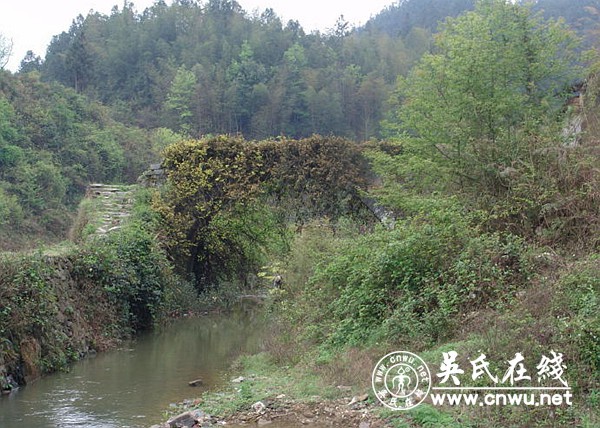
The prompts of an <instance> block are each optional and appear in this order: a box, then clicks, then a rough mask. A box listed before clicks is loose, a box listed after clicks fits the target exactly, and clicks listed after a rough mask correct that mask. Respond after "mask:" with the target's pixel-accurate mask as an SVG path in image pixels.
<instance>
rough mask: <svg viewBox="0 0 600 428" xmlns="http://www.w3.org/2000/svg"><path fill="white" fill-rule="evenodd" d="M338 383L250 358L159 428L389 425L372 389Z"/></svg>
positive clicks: (310, 370) (262, 356)
mask: <svg viewBox="0 0 600 428" xmlns="http://www.w3.org/2000/svg"><path fill="white" fill-rule="evenodd" d="M340 380H341V378H338V382H339V381H340ZM355 380H356V379H355ZM348 381H351V384H353V383H354V381H352V380H351V379H348ZM336 383H337V382H336V381H335V380H331V379H330V380H325V379H324V377H323V376H322V374H320V373H318V372H316V371H315V370H314V367H311V366H304V365H301V364H298V365H295V366H287V365H282V363H281V362H277V361H275V360H274V359H273V357H272V356H271V355H270V354H268V353H266V352H262V353H259V354H254V355H244V356H242V357H240V358H238V359H237V360H236V361H235V362H234V364H233V365H232V366H231V368H230V370H229V376H228V378H227V379H226V380H225V382H223V383H222V384H221V386H220V387H219V388H217V389H214V390H208V391H206V392H204V393H203V394H202V395H201V396H199V397H198V398H195V399H188V400H184V401H183V402H181V403H177V404H172V405H171V408H170V409H169V413H170V415H171V418H170V419H169V420H168V421H166V422H163V423H162V424H158V425H154V426H153V428H181V427H216V426H231V427H243V426H249V427H252V426H273V427H274V428H275V427H277V428H284V427H285V428H296V427H303V426H311V427H319V428H322V427H344V428H359V427H360V428H380V427H386V426H388V425H386V423H387V422H386V416H385V412H384V409H383V407H382V406H381V405H380V404H379V403H378V402H377V400H373V398H372V397H371V396H370V395H369V393H368V387H367V386H366V385H352V386H351V385H350V384H344V385H341V384H340V385H338V386H335V385H336Z"/></svg>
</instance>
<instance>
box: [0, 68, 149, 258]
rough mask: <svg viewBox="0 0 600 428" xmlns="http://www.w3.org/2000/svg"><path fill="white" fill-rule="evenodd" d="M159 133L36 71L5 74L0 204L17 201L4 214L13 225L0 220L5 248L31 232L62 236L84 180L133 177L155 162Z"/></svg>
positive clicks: (0, 94) (0, 89) (0, 85)
mask: <svg viewBox="0 0 600 428" xmlns="http://www.w3.org/2000/svg"><path fill="white" fill-rule="evenodd" d="M157 138H158V137H157V136H151V135H150V134H149V133H147V132H145V131H142V130H140V129H136V128H131V127H126V126H124V125H122V124H119V123H117V122H115V121H114V120H112V119H111V118H110V117H109V114H108V110H107V109H106V108H105V107H102V106H100V105H99V104H97V103H94V102H90V100H88V99H87V98H86V97H84V96H81V95H78V94H76V93H75V91H73V90H70V89H67V88H64V87H62V86H60V85H57V84H47V83H43V82H41V81H40V76H39V74H38V73H27V74H19V75H10V74H8V73H1V74H0V189H2V191H1V192H2V203H0V205H2V206H3V207H4V208H3V209H2V210H3V211H4V212H6V210H7V209H6V206H7V205H10V206H11V207H12V208H11V210H10V211H11V213H12V214H10V215H8V214H7V217H5V218H4V219H3V221H2V223H3V224H6V223H7V221H8V219H9V218H10V219H11V220H10V221H11V226H12V227H11V228H7V227H6V226H0V236H2V238H1V239H0V241H1V242H0V248H19V245H20V241H25V240H26V239H21V238H20V236H22V235H26V234H27V235H30V236H37V237H41V238H44V237H48V239H53V238H54V239H56V238H55V237H61V238H62V237H64V236H65V234H66V230H67V229H68V226H69V224H68V223H69V219H70V215H69V210H71V209H72V208H73V207H74V206H75V205H76V204H77V203H78V202H79V200H80V198H81V197H82V196H83V193H84V191H85V189H86V187H87V185H88V184H89V183H90V182H102V181H107V182H118V181H120V180H127V181H129V182H132V181H135V180H136V179H137V177H138V176H139V175H140V174H141V172H142V171H143V170H145V169H146V168H147V167H148V164H149V163H151V162H153V161H156V160H155V159H156V157H157V153H158V151H154V149H159V143H158V142H157V141H156V139H157ZM19 207H21V209H19ZM15 226H16V227H15Z"/></svg>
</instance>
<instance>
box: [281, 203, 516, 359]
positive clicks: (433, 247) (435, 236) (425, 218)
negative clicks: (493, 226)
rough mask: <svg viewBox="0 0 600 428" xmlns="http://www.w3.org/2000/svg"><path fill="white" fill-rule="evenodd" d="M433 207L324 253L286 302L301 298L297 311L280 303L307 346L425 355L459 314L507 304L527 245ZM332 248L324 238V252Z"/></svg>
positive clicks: (455, 211)
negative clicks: (400, 345)
mask: <svg viewBox="0 0 600 428" xmlns="http://www.w3.org/2000/svg"><path fill="white" fill-rule="evenodd" d="M428 205H429V208H430V209H429V210H428V211H427V213H425V211H422V213H421V214H417V215H415V216H413V217H411V218H409V219H406V220H404V221H400V222H398V223H397V224H396V226H395V228H394V229H393V230H391V231H390V230H384V229H382V230H378V231H376V232H374V233H369V234H366V235H364V236H360V237H352V238H349V239H339V238H338V239H337V240H336V244H335V245H331V244H329V245H327V244H321V245H322V246H325V247H326V248H327V247H329V249H328V250H326V251H329V252H330V254H327V253H326V254H325V255H324V257H323V260H324V261H323V262H322V263H321V264H318V265H317V266H316V268H315V272H314V274H313V275H312V276H311V277H310V279H309V280H308V281H307V282H306V283H305V284H304V285H301V284H287V286H286V287H287V288H288V290H287V292H288V293H290V292H292V289H293V288H294V287H295V288H299V289H300V290H301V292H298V291H296V292H295V294H296V298H295V299H296V300H297V302H296V303H295V304H291V303H289V302H285V303H282V305H287V306H290V305H291V306H292V307H291V309H289V311H288V313H289V314H290V315H289V316H288V317H289V318H290V319H292V320H295V321H292V323H294V322H295V323H297V324H302V325H304V326H306V327H305V329H304V331H303V335H304V337H305V338H307V339H310V340H312V341H316V342H320V343H323V342H327V343H329V344H332V345H335V346H346V345H351V346H353V345H359V346H360V345H368V344H374V343H376V342H377V341H379V340H387V341H389V342H392V343H394V342H407V341H409V342H413V341H414V342H418V345H416V346H418V347H419V348H422V347H424V346H426V345H427V344H431V343H432V342H436V341H439V340H442V339H445V338H448V337H451V336H452V335H453V333H454V326H455V325H456V320H457V319H459V314H461V313H466V312H468V311H473V310H476V309H478V308H481V307H486V306H488V305H493V304H495V302H499V301H501V300H502V299H506V298H509V297H510V296H511V295H512V294H513V291H514V290H515V289H516V288H517V287H516V286H517V285H519V284H521V283H523V279H524V278H525V276H526V264H525V262H524V258H523V257H522V249H523V247H524V245H523V243H522V241H521V240H519V239H518V238H516V237H514V236H511V235H500V234H481V233H479V231H478V230H477V228H476V227H474V219H473V216H472V215H469V214H468V213H467V212H465V211H463V210H460V209H459V208H458V206H457V205H453V204H447V201H446V202H444V203H441V204H439V207H437V208H434V205H435V204H434V203H433V201H430V202H429V203H428ZM332 240H333V238H332V237H331V236H330V238H329V241H328V238H327V235H326V234H322V241H323V242H333V241H332ZM292 254H294V250H292ZM301 263H302V262H301V261H300V259H298V260H297V261H295V262H293V263H291V265H292V266H293V265H294V264H296V266H298V265H300V264H301ZM292 278H293V277H292ZM296 280H300V281H302V280H303V279H302V277H297V279H296ZM284 309H286V308H284Z"/></svg>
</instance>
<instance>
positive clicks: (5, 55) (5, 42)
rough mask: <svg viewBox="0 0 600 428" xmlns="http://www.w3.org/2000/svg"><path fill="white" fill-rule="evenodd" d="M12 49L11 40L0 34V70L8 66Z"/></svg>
mask: <svg viewBox="0 0 600 428" xmlns="http://www.w3.org/2000/svg"><path fill="white" fill-rule="evenodd" d="M12 47H13V44H12V40H10V39H7V38H6V37H5V36H3V35H2V34H0V70H2V69H4V67H6V64H8V61H9V60H10V56H11V54H12Z"/></svg>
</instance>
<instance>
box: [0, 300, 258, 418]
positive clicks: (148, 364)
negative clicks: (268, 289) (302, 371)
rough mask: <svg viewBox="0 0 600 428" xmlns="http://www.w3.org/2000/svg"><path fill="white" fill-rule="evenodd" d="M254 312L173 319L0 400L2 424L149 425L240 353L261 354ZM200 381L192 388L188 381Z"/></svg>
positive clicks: (218, 377)
mask: <svg viewBox="0 0 600 428" xmlns="http://www.w3.org/2000/svg"><path fill="white" fill-rule="evenodd" d="M256 318H257V317H256V313H255V311H248V310H237V311H235V312H233V313H232V314H228V315H221V316H213V317H207V318H202V319H188V320H181V321H178V322H176V323H175V324H174V325H172V326H169V327H168V328H166V329H164V330H163V331H161V332H158V333H153V334H151V335H147V336H145V337H142V338H140V339H138V340H137V341H136V342H134V343H132V344H130V345H129V346H128V347H126V348H124V349H121V350H118V351H114V352H108V353H104V354H100V355H98V356H96V357H94V358H88V359H86V360H83V361H80V362H79V363H77V364H75V365H74V366H73V367H72V369H71V371H70V372H69V373H58V374H55V375H52V376H48V377H46V378H44V379H41V380H39V381H38V382H36V383H34V384H32V385H28V386H26V387H24V388H21V390H19V391H17V392H15V393H13V394H11V395H10V396H8V397H5V398H3V399H0V427H2V428H17V427H19V428H22V427H23V426H35V427H36V428H44V427H47V428H56V427H86V428H123V427H147V426H149V425H151V424H153V423H156V422H157V421H160V420H161V419H163V418H164V414H163V412H164V410H165V409H166V408H168V406H169V404H170V403H173V402H178V401H182V400H183V399H186V398H190V397H193V396H196V395H200V393H201V392H202V391H203V390H204V389H206V388H209V387H212V386H214V385H216V384H218V383H219V382H221V381H222V376H223V371H224V370H225V369H226V368H227V366H228V365H229V364H230V363H231V362H232V360H233V359H234V358H235V357H237V356H238V355H240V354H242V353H245V352H255V351H257V350H258V349H259V346H260V342H261V340H260V338H261V332H262V328H261V327H260V325H259V321H258V320H257V319H256ZM198 378H201V379H203V381H204V383H203V385H202V386H200V387H197V388H190V387H189V386H188V382H189V381H191V380H195V379H198Z"/></svg>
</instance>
